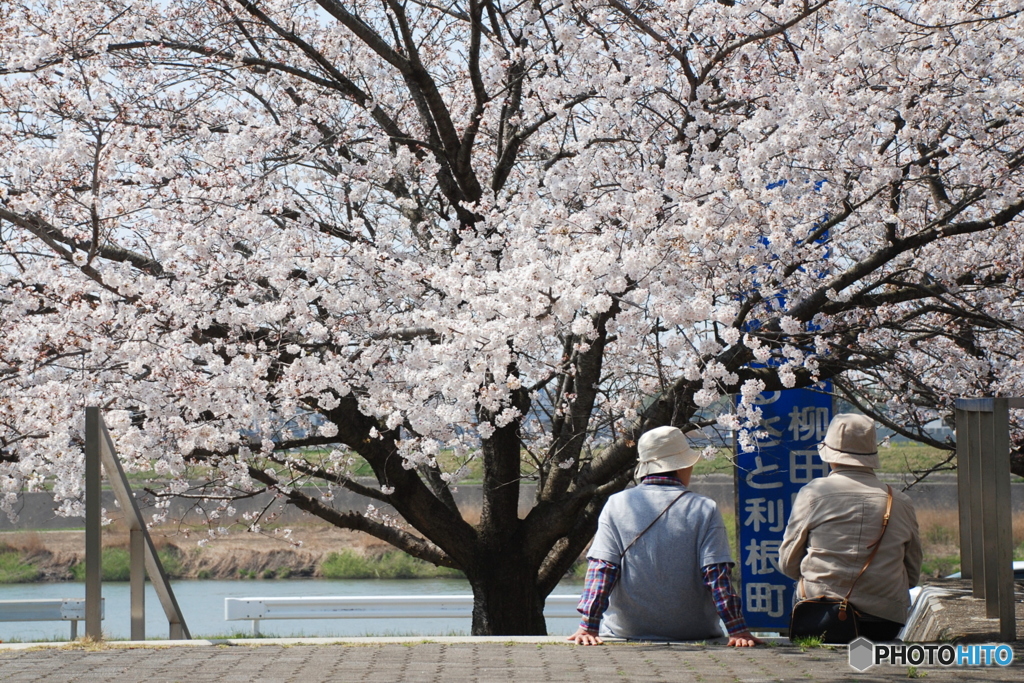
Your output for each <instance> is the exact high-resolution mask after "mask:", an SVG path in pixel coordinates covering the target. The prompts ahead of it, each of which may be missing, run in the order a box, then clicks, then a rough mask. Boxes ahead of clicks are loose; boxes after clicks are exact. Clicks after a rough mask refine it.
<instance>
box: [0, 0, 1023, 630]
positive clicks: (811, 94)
mask: <svg viewBox="0 0 1024 683" xmlns="http://www.w3.org/2000/svg"><path fill="white" fill-rule="evenodd" d="M1022 38H1024V34H1022V27H1021V17H1020V13H1019V9H1017V8H1016V6H1015V3H1009V2H984V3H977V2H954V1H949V2H946V1H939V0H932V1H931V2H927V3H903V2H877V3H865V2H852V1H839V0H837V1H834V2H830V1H828V0H820V1H818V2H803V1H801V2H791V1H781V2H780V1H774V2H737V3H735V4H733V3H718V2H710V1H708V0H684V1H683V2H676V3H640V4H629V3H625V2H621V1H620V0H610V1H608V2H562V3H545V2H543V1H541V0H538V1H536V2H532V3H522V4H507V3H506V4H503V3H501V2H499V1H498V0H468V1H466V2H460V1H454V2H447V1H446V2H442V3H433V2H426V1H424V0H411V1H410V2H397V1H396V0H384V1H383V2H372V3H371V2H362V1H361V0H359V1H356V2H342V1H340V0H316V1H314V0H236V1H234V2H231V1H229V0H223V1H220V2H217V1H214V0H170V1H169V2H167V1H160V2H157V1H156V0H149V1H148V2H147V1H146V0H141V1H137V2H132V3H126V2H121V1H118V0H84V1H76V2H65V1H63V0H51V1H49V2H12V3H8V4H7V5H6V6H5V11H4V13H3V14H2V16H0V158H2V159H4V161H3V164H2V167H0V318H2V320H3V325H2V326H0V491H2V492H3V497H2V498H0V506H2V507H3V508H4V509H5V510H8V511H9V510H11V509H12V505H13V503H14V501H15V499H16V496H17V493H18V492H19V491H21V490H24V489H26V488H31V487H35V486H39V485H41V483H42V482H43V481H44V479H49V480H50V481H52V482H54V485H55V490H56V492H57V494H58V496H59V497H60V498H61V500H63V501H64V511H65V512H73V511H75V510H77V509H78V505H79V504H78V502H77V496H79V494H80V479H81V477H80V472H81V466H82V465H81V458H82V454H81V440H82V434H81V432H82V426H81V422H82V421H81V414H82V413H81V411H82V408H83V407H84V406H85V405H88V404H99V405H102V406H103V407H104V409H105V410H106V419H107V422H108V424H109V425H110V426H111V428H112V429H113V431H114V432H115V433H116V438H117V442H118V450H119V452H121V454H122V456H123V457H124V459H125V460H126V465H127V466H128V467H129V468H131V469H146V468H150V467H153V468H155V469H156V471H157V472H158V473H160V474H162V475H166V476H167V477H169V478H171V479H172V480H173V483H171V484H170V485H169V486H168V487H167V490H166V493H173V494H189V495H194V496H197V497H198V498H200V499H203V500H205V501H206V502H204V503H203V506H204V508H206V509H207V510H208V511H211V513H214V514H216V515H219V516H220V517H221V518H224V519H230V518H231V512H232V510H231V500H232V499H233V498H237V497H241V496H250V495H253V494H254V493H256V492H260V491H273V492H276V493H277V494H279V495H280V496H283V497H284V498H285V499H286V500H288V501H289V502H290V503H291V504H293V505H296V506H297V507H299V508H301V509H303V510H306V511H308V512H309V513H311V514H313V515H317V516H319V517H321V518H323V519H325V520H327V521H329V522H331V523H333V524H336V525H338V526H340V527H346V528H351V529H358V530H361V531H365V532H366V533H369V534H372V535H374V536H376V537H378V538H381V539H383V540H386V541H388V542H390V543H392V544H394V545H395V546H396V547H398V548H400V549H402V550H404V551H406V552H408V553H410V554H412V555H414V556H416V557H419V558H422V559H425V560H428V561H430V562H433V563H436V564H438V565H443V566H448V567H457V568H459V569H461V570H463V571H464V572H465V573H466V576H467V577H468V579H469V581H470V583H471V584H472V586H473V590H474V594H475V596H476V604H475V608H474V618H473V632H474V633H479V634H483V633H494V634H514V633H543V632H544V629H545V626H544V619H543V614H542V611H541V610H542V607H543V603H544V599H545V597H546V596H547V595H548V593H549V592H550V591H551V590H552V589H553V587H554V586H555V585H556V583H557V582H558V580H559V579H560V578H561V577H562V576H563V574H564V573H565V572H566V570H567V569H568V568H569V567H570V566H571V564H572V563H573V561H574V560H575V559H576V558H577V557H578V555H579V553H580V552H581V551H582V550H583V548H584V547H585V546H586V544H587V543H588V541H589V539H590V538H591V536H592V533H593V531H594V528H595V524H596V519H597V515H598V513H599V512H600V509H601V507H602V505H603V503H604V501H605V500H606V499H607V497H608V496H609V495H611V494H612V493H614V492H616V491H618V490H620V489H622V488H623V487H624V486H625V485H626V484H627V483H628V481H629V480H630V477H631V473H632V468H633V465H634V462H635V458H636V453H635V441H636V439H637V437H638V436H639V434H641V433H642V432H643V431H644V430H646V429H648V428H650V427H652V426H656V425H661V424H669V423H671V424H675V425H679V426H684V427H689V426H691V425H692V423H693V421H694V420H695V417H694V416H695V415H696V414H697V411H698V409H700V408H702V407H704V406H708V405H711V404H712V403H713V402H714V401H715V400H716V399H718V398H719V397H721V396H723V395H725V394H727V393H736V394H738V395H740V396H741V397H742V399H743V402H742V403H741V404H740V405H739V407H738V408H737V409H736V410H735V411H731V412H727V413H726V414H722V415H720V416H717V417H716V418H714V422H715V423H716V424H718V425H719V426H721V427H723V428H726V429H732V428H736V427H739V426H741V425H752V424H756V423H757V421H758V419H759V413H758V411H757V409H756V407H755V406H754V405H753V404H752V403H751V399H752V398H753V397H754V396H756V395H757V394H758V393H759V392H761V391H765V390H778V389H783V388H789V387H803V386H811V385H813V384H815V383H816V382H819V381H821V380H824V379H832V380H833V382H835V385H836V387H837V390H838V391H839V392H840V393H841V394H842V395H844V396H846V397H847V398H849V400H851V401H855V402H856V401H860V402H862V403H864V404H865V405H868V404H871V405H878V404H879V402H882V403H884V405H885V407H886V408H885V411H884V417H886V419H888V420H889V421H890V422H891V423H892V424H894V425H896V426H897V427H898V428H901V429H907V430H911V431H913V430H914V429H915V428H916V427H917V426H919V425H920V424H923V422H924V421H927V420H928V419H930V418H931V416H932V415H934V414H935V409H936V408H937V409H939V410H942V409H944V408H947V407H948V406H949V403H950V400H951V397H953V396H956V395H964V394H981V393H993V392H995V393H998V394H1018V395H1020V394H1022V393H1024V386H1022V385H1024V375H1022V366H1021V362H1020V360H1019V348H1020V344H1021V329H1022V328H1021V325H1022V322H1024V316H1022V308H1021V306H1022V304H1021V301H1022V298H1021V284H1022V283H1021V275H1022V272H1024V269H1022V262H1021V261H1022V257H1024V250H1022V249H1021V248H1020V244H1021V243H1022V238H1024V234H1022V233H1024V230H1022V221H1021V218H1020V213H1021V211H1022V210H1024V197H1022V192H1021V188H1022V175H1021V174H1022V170H1021V163H1022V161H1024V120H1022V108H1021V103H1022V102H1024V91H1022V87H1021V78H1022V75H1024V54H1022V51H1024V50H1022V48H1024V42H1022ZM781 180H785V181H786V182H785V183H780V182H779V181H781ZM783 298H784V302H783ZM314 449H316V450H314ZM359 459H362V460H365V461H366V462H367V463H369V465H370V467H371V468H372V470H373V472H374V474H375V476H376V479H377V485H374V486H370V485H367V484H365V483H363V482H361V481H357V480H356V479H354V478H353V477H352V476H351V474H352V468H353V466H354V465H355V464H356V463H357V462H358V460H359ZM473 461H477V462H480V463H482V464H481V466H480V467H481V470H482V478H483V501H484V502H483V510H482V516H481V518H480V520H479V522H478V523H475V524H471V523H470V522H469V521H467V520H465V519H464V518H463V515H462V512H461V511H460V510H459V509H458V506H457V505H456V503H455V501H454V498H453V497H452V495H451V487H452V486H454V485H456V484H457V483H458V481H459V480H460V478H461V477H462V476H463V475H464V473H465V471H466V466H467V464H468V463H470V462H473ZM196 468H198V469H196ZM197 473H199V474H202V475H203V477H204V481H205V484H204V485H203V486H202V488H201V489H200V490H193V489H190V486H191V484H189V483H188V482H187V481H186V475H187V474H191V475H196V474H197ZM524 480H530V481H533V482H535V483H536V485H537V488H536V491H537V493H536V499H535V501H534V505H533V507H532V509H531V510H530V512H529V514H527V515H526V516H525V517H522V518H521V517H520V516H519V515H518V513H517V507H518V499H519V488H520V483H521V482H522V481H524ZM307 484H314V485H315V486H316V487H317V488H315V489H311V488H309V487H308V486H305V485H307ZM338 488H347V489H350V490H353V491H356V492H359V493H361V494H363V495H365V496H366V497H367V499H368V500H369V501H370V503H371V504H372V507H368V508H367V510H366V511H359V510H353V511H341V512H339V511H335V510H334V509H333V508H331V507H330V505H329V501H330V498H331V492H332V491H333V490H337V489H338ZM313 491H315V493H312V492H313ZM381 511H386V512H387V513H388V514H393V513H397V514H399V515H401V517H402V519H404V520H405V523H406V524H405V525H398V524H396V523H394V521H393V520H392V519H391V518H389V517H387V516H386V515H385V516H382V515H381Z"/></svg>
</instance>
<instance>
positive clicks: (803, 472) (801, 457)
mask: <svg viewBox="0 0 1024 683" xmlns="http://www.w3.org/2000/svg"><path fill="white" fill-rule="evenodd" d="M827 475H828V465H827V464H825V463H823V462H822V461H821V458H819V457H818V451H817V449H812V450H806V451H790V452H789V480H790V481H791V482H793V483H794V484H806V483H807V482H809V481H810V480H811V479H814V478H815V477H824V476H827Z"/></svg>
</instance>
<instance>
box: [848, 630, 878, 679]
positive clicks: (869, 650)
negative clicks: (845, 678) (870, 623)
mask: <svg viewBox="0 0 1024 683" xmlns="http://www.w3.org/2000/svg"><path fill="white" fill-rule="evenodd" d="M849 654H850V666H852V667H853V668H854V669H856V670H857V671H867V670H868V669H870V668H871V667H873V666H874V665H875V644H874V643H872V642H871V641H870V640H868V639H867V638H864V637H863V636H861V637H860V638H858V639H857V640H855V641H853V642H852V643H850V650H849Z"/></svg>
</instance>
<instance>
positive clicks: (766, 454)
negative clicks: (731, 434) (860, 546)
mask: <svg viewBox="0 0 1024 683" xmlns="http://www.w3.org/2000/svg"><path fill="white" fill-rule="evenodd" d="M831 391H832V387H831V382H826V383H824V386H823V387H822V388H821V389H818V390H814V389H790V390H787V391H774V392H772V391H768V392H764V393H762V394H761V395H760V397H759V398H758V400H757V401H756V403H757V405H758V406H759V407H760V408H761V411H762V415H763V418H762V420H761V427H760V428H759V430H758V431H756V432H755V436H757V438H756V439H755V442H756V443H757V449H755V450H754V451H752V452H749V453H742V452H740V449H739V448H738V447H737V449H736V451H737V452H736V526H737V528H738V533H737V535H736V538H737V545H738V550H739V558H738V562H739V566H740V581H741V593H740V597H741V600H742V602H743V615H744V617H745V618H746V621H747V626H748V627H750V629H751V630H765V631H776V630H779V629H787V628H789V615H790V612H791V611H792V605H793V591H794V588H795V582H794V581H793V580H792V579H790V578H789V577H787V576H786V575H785V574H783V573H782V571H781V570H780V569H779V546H780V545H782V536H783V533H784V532H785V530H786V522H787V520H789V515H790V512H792V510H793V499H794V498H795V497H796V494H797V492H798V491H799V490H800V487H801V486H803V485H804V484H806V483H807V482H809V481H810V480H811V479H814V478H815V477H821V476H825V475H827V474H828V465H827V464H825V463H823V462H822V461H821V459H820V458H819V457H818V449H817V445H818V443H820V442H821V441H823V440H824V438H825V432H826V430H827V429H828V423H829V421H830V420H831V419H832V396H831Z"/></svg>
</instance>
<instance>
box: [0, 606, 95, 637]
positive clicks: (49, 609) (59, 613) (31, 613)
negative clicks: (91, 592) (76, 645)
mask: <svg viewBox="0 0 1024 683" xmlns="http://www.w3.org/2000/svg"><path fill="white" fill-rule="evenodd" d="M103 608H104V605H103V602H102V601H101V602H100V619H102V618H103V611H104V609H103ZM0 621H70V622H71V640H74V639H75V638H77V637H78V622H80V621H85V600H83V599H82V598H49V599H45V600H0Z"/></svg>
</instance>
